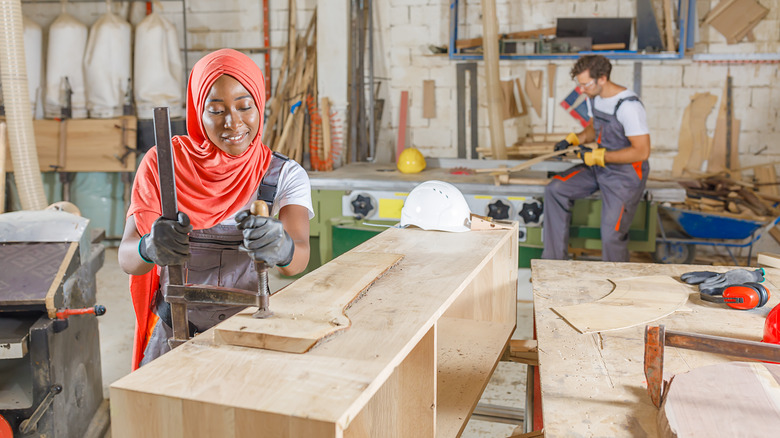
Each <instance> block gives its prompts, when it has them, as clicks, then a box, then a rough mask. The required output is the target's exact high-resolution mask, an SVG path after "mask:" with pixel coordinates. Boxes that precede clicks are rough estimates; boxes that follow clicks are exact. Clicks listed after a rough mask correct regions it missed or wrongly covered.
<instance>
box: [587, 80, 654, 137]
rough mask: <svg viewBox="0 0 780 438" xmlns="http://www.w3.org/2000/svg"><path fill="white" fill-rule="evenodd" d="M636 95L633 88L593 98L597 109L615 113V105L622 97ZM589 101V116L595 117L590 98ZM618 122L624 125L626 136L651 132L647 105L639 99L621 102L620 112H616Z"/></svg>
mask: <svg viewBox="0 0 780 438" xmlns="http://www.w3.org/2000/svg"><path fill="white" fill-rule="evenodd" d="M631 96H636V93H634V92H633V91H631V90H623V91H621V92H620V93H618V94H616V95H614V96H612V97H607V98H602V97H601V96H596V97H595V98H594V99H593V106H595V107H596V109H597V110H599V111H601V112H603V113H607V114H613V113H614V112H615V106H616V105H617V103H618V101H619V100H620V99H625V98H626V97H631ZM587 102H588V116H589V117H590V118H591V119H592V118H593V108H592V107H591V101H590V99H587ZM616 116H617V119H618V122H620V124H621V125H623V130H624V132H625V135H626V137H633V136H635V135H645V134H649V133H650V130H649V129H648V128H647V113H645V107H644V106H643V105H642V104H641V103H640V102H639V101H638V100H626V101H624V102H623V103H622V104H620V108H618V113H617V114H616Z"/></svg>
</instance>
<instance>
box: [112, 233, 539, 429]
mask: <svg viewBox="0 0 780 438" xmlns="http://www.w3.org/2000/svg"><path fill="white" fill-rule="evenodd" d="M530 275H531V271H530V269H520V270H519V272H518V302H517V311H518V312H517V313H518V316H517V330H516V331H515V333H514V335H513V336H512V337H513V339H531V337H532V330H533V316H532V307H533V306H532V300H533V295H532V291H531V283H530ZM270 281H271V289H272V290H277V289H279V288H281V287H282V286H284V285H286V284H287V283H289V282H290V281H291V280H288V279H280V278H278V277H277V276H275V275H271V278H270ZM97 302H98V304H103V305H104V306H106V309H107V311H106V314H105V315H104V316H101V317H100V318H98V321H99V327H100V355H101V358H100V360H101V365H102V373H103V394H104V396H105V397H106V398H108V397H109V391H108V387H109V385H111V383H113V382H114V381H116V380H118V379H119V378H121V377H123V376H125V375H126V374H128V373H129V372H130V356H131V354H132V348H133V347H132V341H133V329H134V324H135V315H134V311H133V306H132V303H131V301H130V289H129V280H128V276H127V274H125V273H124V272H122V270H121V269H120V268H119V264H118V261H117V249H116V248H107V249H106V259H105V263H104V265H103V268H102V269H100V271H98V273H97ZM525 375H526V366H525V365H522V364H517V363H511V362H501V363H499V364H498V367H497V368H496V371H495V372H494V373H493V377H492V378H491V380H490V382H489V384H488V386H487V388H486V389H485V392H484V393H483V394H482V399H481V400H480V403H488V404H493V405H500V406H508V407H513V408H520V409H523V408H524V407H525ZM515 427H516V426H514V425H510V424H501V423H492V422H486V421H478V420H471V421H469V423H468V425H467V426H466V429H465V430H464V432H463V435H462V437H464V438H476V437H491V438H492V437H508V436H510V435H512V431H513V430H514V429H515ZM107 436H110V433H109V435H107Z"/></svg>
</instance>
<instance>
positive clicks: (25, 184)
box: [0, 0, 46, 210]
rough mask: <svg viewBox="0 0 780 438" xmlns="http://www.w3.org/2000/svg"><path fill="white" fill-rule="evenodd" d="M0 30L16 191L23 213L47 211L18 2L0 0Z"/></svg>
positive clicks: (1, 71)
mask: <svg viewBox="0 0 780 438" xmlns="http://www.w3.org/2000/svg"><path fill="white" fill-rule="evenodd" d="M0 28H2V29H3V31H2V32H0V80H2V84H3V100H4V101H5V116H6V122H7V124H8V143H9V144H10V147H11V160H12V161H13V164H14V179H15V181H16V188H17V190H18V191H19V199H20V201H21V203H22V209H23V210H42V209H44V208H46V195H45V193H44V191H43V181H42V179H41V172H40V167H39V165H38V151H37V149H36V147H35V131H33V122H32V119H33V116H32V109H31V108H30V95H29V93H28V92H27V66H26V64H25V58H24V26H23V24H22V2H21V0H0Z"/></svg>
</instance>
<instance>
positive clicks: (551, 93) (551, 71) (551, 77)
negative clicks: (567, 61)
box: [545, 49, 595, 132]
mask: <svg viewBox="0 0 780 438" xmlns="http://www.w3.org/2000/svg"><path fill="white" fill-rule="evenodd" d="M594 50H595V49H594ZM557 70H558V65H557V64H553V63H549V64H547V131H545V132H553V124H554V121H555V72H556V71H557Z"/></svg>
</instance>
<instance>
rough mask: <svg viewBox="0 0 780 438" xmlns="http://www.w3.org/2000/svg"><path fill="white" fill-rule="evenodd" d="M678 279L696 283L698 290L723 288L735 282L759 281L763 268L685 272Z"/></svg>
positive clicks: (762, 279)
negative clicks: (721, 271) (719, 272)
mask: <svg viewBox="0 0 780 438" xmlns="http://www.w3.org/2000/svg"><path fill="white" fill-rule="evenodd" d="M680 280H682V281H684V282H686V283H688V284H698V285H699V290H707V289H716V288H725V287H727V286H732V285H735V284H744V283H760V282H762V281H764V269H762V268H758V269H756V270H755V271H749V270H747V269H732V270H731V271H728V272H724V273H722V274H718V273H717V272H710V271H694V272H686V273H685V274H683V275H681V276H680Z"/></svg>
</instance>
